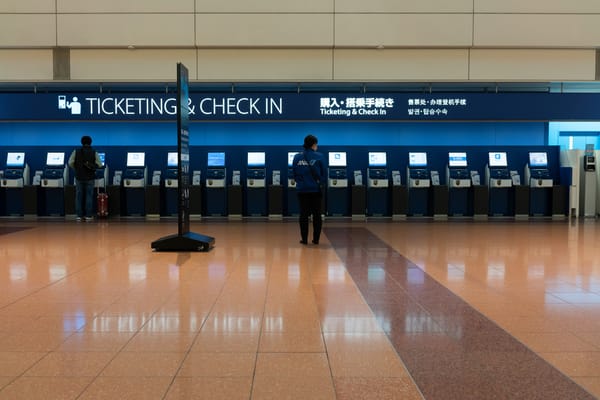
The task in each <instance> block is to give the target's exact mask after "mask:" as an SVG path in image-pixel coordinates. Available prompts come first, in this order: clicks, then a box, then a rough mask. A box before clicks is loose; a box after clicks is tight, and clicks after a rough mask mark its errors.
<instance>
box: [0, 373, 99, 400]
mask: <svg viewBox="0 0 600 400" xmlns="http://www.w3.org/2000/svg"><path fill="white" fill-rule="evenodd" d="M92 379H93V378H91V377H86V378H81V377H68V378H66V377H21V378H18V379H17V380H15V381H14V382H12V383H10V384H9V385H8V386H6V387H4V389H2V391H1V392H0V398H2V399H3V400H13V399H14V400H24V399H27V400H48V399H61V400H62V399H64V400H70V399H77V398H78V396H79V395H80V394H81V392H83V390H84V389H85V388H86V386H87V385H89V383H90V382H91V381H92Z"/></svg>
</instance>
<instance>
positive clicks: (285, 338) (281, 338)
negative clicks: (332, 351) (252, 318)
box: [258, 331, 325, 353]
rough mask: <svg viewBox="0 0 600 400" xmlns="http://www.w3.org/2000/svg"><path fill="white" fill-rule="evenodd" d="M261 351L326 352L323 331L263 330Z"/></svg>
mask: <svg viewBox="0 0 600 400" xmlns="http://www.w3.org/2000/svg"><path fill="white" fill-rule="evenodd" d="M258 351H259V352H261V353H324V352H325V346H324V344H323V335H322V334H321V332H317V331H308V332H263V333H262V334H261V335H260V346H259V349H258Z"/></svg>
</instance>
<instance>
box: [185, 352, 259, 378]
mask: <svg viewBox="0 0 600 400" xmlns="http://www.w3.org/2000/svg"><path fill="white" fill-rule="evenodd" d="M255 364H256V353H215V352H211V353H201V352H193V353H190V354H188V355H187V357H186V359H185V361H184V362H183V365H182V366H181V369H180V370H179V372H178V373H177V376H182V377H198V376H211V377H219V378H224V377H241V376H252V375H253V374H254V366H255Z"/></svg>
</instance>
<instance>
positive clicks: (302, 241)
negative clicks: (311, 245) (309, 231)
mask: <svg viewBox="0 0 600 400" xmlns="http://www.w3.org/2000/svg"><path fill="white" fill-rule="evenodd" d="M300 244H308V243H307V242H306V240H301V241H300Z"/></svg>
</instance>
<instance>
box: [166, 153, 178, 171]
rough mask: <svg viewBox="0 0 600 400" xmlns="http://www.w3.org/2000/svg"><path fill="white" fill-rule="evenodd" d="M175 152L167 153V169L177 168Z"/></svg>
mask: <svg viewBox="0 0 600 400" xmlns="http://www.w3.org/2000/svg"><path fill="white" fill-rule="evenodd" d="M177 155H178V154H177V152H176V151H170V152H168V153H167V167H168V168H176V167H177V159H178V157H177Z"/></svg>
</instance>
